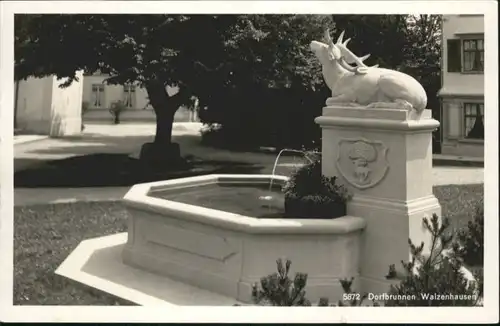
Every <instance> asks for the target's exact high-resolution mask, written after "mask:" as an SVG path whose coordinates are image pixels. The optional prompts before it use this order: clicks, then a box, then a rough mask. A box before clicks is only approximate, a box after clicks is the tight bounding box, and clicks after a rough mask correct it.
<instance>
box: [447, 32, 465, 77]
mask: <svg viewBox="0 0 500 326" xmlns="http://www.w3.org/2000/svg"><path fill="white" fill-rule="evenodd" d="M447 49H448V53H447V55H448V72H460V71H461V70H462V69H461V68H462V67H461V60H460V40H457V39H451V40H447Z"/></svg>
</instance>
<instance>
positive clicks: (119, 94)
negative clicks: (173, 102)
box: [83, 75, 198, 123]
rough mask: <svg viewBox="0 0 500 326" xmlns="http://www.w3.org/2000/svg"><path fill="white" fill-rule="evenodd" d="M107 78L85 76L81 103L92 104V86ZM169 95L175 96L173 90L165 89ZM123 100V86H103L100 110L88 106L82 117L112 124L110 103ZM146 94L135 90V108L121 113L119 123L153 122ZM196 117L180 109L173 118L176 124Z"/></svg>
mask: <svg viewBox="0 0 500 326" xmlns="http://www.w3.org/2000/svg"><path fill="white" fill-rule="evenodd" d="M106 78H107V76H101V75H94V76H86V77H85V79H84V83H83V101H87V102H89V103H91V102H92V100H91V99H92V85H93V84H102V83H103V81H104V80H105V79H106ZM167 91H168V93H169V95H173V94H175V92H176V91H177V90H176V89H175V88H169V89H167ZM119 100H123V86H122V85H106V84H104V104H103V105H102V108H93V107H91V106H89V109H88V111H87V112H86V113H85V115H84V120H85V121H91V122H99V121H101V122H105V123H107V122H112V120H113V118H112V116H111V114H110V113H109V108H110V106H111V103H113V102H115V101H119ZM147 104H148V93H147V91H146V89H145V88H141V87H136V88H135V107H134V108H130V109H127V110H125V111H123V112H122V113H121V115H120V120H121V121H155V120H156V116H155V114H154V111H153V109H152V107H151V106H148V107H147V108H146V109H144V108H145V107H146V106H147ZM197 120H198V118H197V116H196V115H193V113H192V112H190V111H189V110H187V109H184V108H180V109H179V110H178V111H177V112H176V114H175V117H174V121H176V122H189V121H197Z"/></svg>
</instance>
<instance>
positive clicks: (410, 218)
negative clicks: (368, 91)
mask: <svg viewBox="0 0 500 326" xmlns="http://www.w3.org/2000/svg"><path fill="white" fill-rule="evenodd" d="M316 123H318V124H319V125H320V126H321V128H322V164H323V166H322V171H323V174H324V175H326V176H338V177H339V178H340V179H339V180H340V181H341V182H343V183H344V184H345V185H346V186H347V187H348V188H349V190H350V191H351V193H352V194H353V199H352V201H350V202H349V203H348V206H347V214H348V215H351V216H359V217H362V218H364V219H365V220H366V221H367V227H366V229H365V231H364V235H363V237H362V238H363V240H362V241H363V244H362V250H361V262H360V269H361V270H360V275H361V277H360V286H361V287H362V289H358V291H360V292H361V291H366V292H368V293H385V292H387V290H388V285H389V283H390V282H389V281H387V280H386V279H385V275H387V272H388V270H389V265H390V264H395V265H396V268H399V267H400V266H401V264H400V262H401V260H404V261H407V260H408V258H409V247H408V239H409V238H410V239H412V241H413V242H414V243H415V244H416V245H418V244H420V243H421V242H422V241H424V242H425V243H426V244H428V243H429V239H430V235H429V234H428V233H427V232H425V229H424V227H423V224H422V219H423V217H424V216H429V217H430V216H432V214H433V213H436V214H438V216H440V215H441V206H440V205H439V202H438V200H437V199H436V197H435V196H434V195H433V192H432V186H433V182H432V132H433V131H434V130H435V129H436V128H437V127H438V126H439V122H438V121H436V120H434V119H432V116H431V111H430V110H424V111H423V113H422V114H421V116H420V117H419V118H417V119H415V118H414V117H412V116H411V114H410V112H408V111H407V110H405V109H393V108H391V109H383V108H376V109H368V108H363V107H359V108H358V107H345V106H340V105H339V106H327V107H325V108H324V109H323V115H322V116H320V117H318V118H316ZM426 249H429V248H428V245H426V246H425V247H424V251H425V250H426Z"/></svg>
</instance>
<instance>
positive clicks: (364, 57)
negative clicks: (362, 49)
mask: <svg viewBox="0 0 500 326" xmlns="http://www.w3.org/2000/svg"><path fill="white" fill-rule="evenodd" d="M370 55H371V53H368V54H367V55H364V56H362V57H359V61H361V62H363V61H365V60H366V59H368V58H369V57H370Z"/></svg>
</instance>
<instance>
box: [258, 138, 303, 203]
mask: <svg viewBox="0 0 500 326" xmlns="http://www.w3.org/2000/svg"><path fill="white" fill-rule="evenodd" d="M285 152H288V153H297V154H302V156H303V157H304V158H306V159H307V160H308V161H309V162H310V163H312V162H313V160H312V159H311V158H310V157H309V156H308V155H307V152H305V151H301V150H298V149H288V148H284V149H282V150H281V151H280V152H279V153H278V155H277V156H276V160H274V166H273V171H272V173H271V175H272V177H271V182H270V183H269V195H268V196H260V197H259V199H260V200H264V201H271V200H273V196H271V193H272V190H273V182H274V175H275V173H276V167H277V166H278V161H279V159H280V157H281V154H283V153H285Z"/></svg>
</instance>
